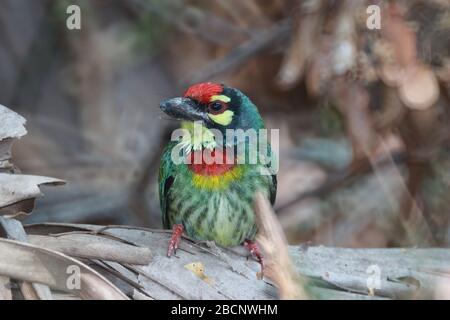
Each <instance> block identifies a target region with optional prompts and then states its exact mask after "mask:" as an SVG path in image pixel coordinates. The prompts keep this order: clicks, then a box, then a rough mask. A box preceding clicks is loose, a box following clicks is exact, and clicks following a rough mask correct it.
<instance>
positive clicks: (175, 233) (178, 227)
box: [167, 224, 184, 257]
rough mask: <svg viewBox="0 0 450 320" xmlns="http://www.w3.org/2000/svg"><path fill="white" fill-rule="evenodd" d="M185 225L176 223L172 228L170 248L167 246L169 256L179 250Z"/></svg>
mask: <svg viewBox="0 0 450 320" xmlns="http://www.w3.org/2000/svg"><path fill="white" fill-rule="evenodd" d="M183 230H184V228H183V225H182V224H174V225H173V229H172V238H171V239H170V241H169V248H167V256H168V257H170V256H171V255H172V254H174V253H176V252H177V249H178V243H180V238H181V235H182V234H183Z"/></svg>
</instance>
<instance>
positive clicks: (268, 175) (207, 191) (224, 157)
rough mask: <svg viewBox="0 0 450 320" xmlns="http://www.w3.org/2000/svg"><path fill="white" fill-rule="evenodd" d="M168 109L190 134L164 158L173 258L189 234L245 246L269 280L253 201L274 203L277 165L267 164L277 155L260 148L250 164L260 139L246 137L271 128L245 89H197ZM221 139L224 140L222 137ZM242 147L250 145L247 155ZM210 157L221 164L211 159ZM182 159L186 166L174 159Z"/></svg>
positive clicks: (164, 200) (165, 212)
mask: <svg viewBox="0 0 450 320" xmlns="http://www.w3.org/2000/svg"><path fill="white" fill-rule="evenodd" d="M160 109H161V110H162V111H163V112H164V113H165V114H167V115H168V116H169V117H171V118H174V119H176V120H179V121H180V124H181V125H180V128H179V129H181V130H185V131H183V132H187V133H188V134H187V137H186V136H183V137H182V138H180V139H178V140H175V141H170V142H168V144H167V145H166V147H165V148H164V150H163V153H162V156H161V163H160V169H159V178H158V184H159V200H160V207H161V212H162V223H163V227H164V228H165V229H171V230H172V236H171V238H170V241H169V245H168V249H167V256H168V257H170V256H172V255H173V254H174V253H176V250H177V248H178V245H179V242H180V238H181V236H182V235H183V234H184V233H185V234H186V235H187V236H188V237H190V238H192V239H195V240H199V241H214V242H215V243H216V244H217V245H219V246H222V247H232V246H238V245H243V246H244V247H245V248H246V249H247V250H248V251H249V253H250V255H252V256H254V257H255V258H256V259H257V260H258V262H259V263H260V265H261V274H263V272H264V271H263V270H264V260H263V259H264V258H263V255H262V252H261V250H260V248H259V246H258V244H257V242H256V241H255V236H256V233H257V229H258V228H257V221H256V216H255V212H254V208H253V202H254V199H255V196H256V194H257V193H258V192H261V193H262V194H263V195H264V196H266V197H267V199H268V200H269V201H270V203H271V204H272V205H273V204H274V202H275V198H276V190H277V177H276V172H274V170H272V169H271V166H270V163H269V164H268V161H263V159H266V160H267V158H268V157H272V155H273V154H274V153H273V151H272V149H271V146H270V143H268V144H267V146H268V147H267V149H268V151H267V152H266V154H265V155H262V152H261V150H259V149H258V148H257V150H256V154H257V156H256V161H253V162H252V161H249V158H250V156H251V152H249V151H248V149H251V148H245V147H250V146H251V145H252V144H254V141H251V140H250V138H249V137H248V136H245V135H243V136H242V132H255V133H256V136H258V137H259V134H260V130H261V129H265V125H264V121H263V119H262V117H261V115H260V113H259V111H258V108H257V107H256V105H255V104H254V103H253V102H252V101H251V100H250V98H249V97H247V96H246V95H245V94H244V93H242V92H241V91H240V90H239V89H236V88H233V87H229V86H226V85H224V84H219V83H213V82H204V83H197V84H194V85H192V86H190V87H189V88H188V89H187V90H186V91H185V93H184V95H183V96H182V97H176V98H171V99H168V100H164V101H162V102H161V103H160ZM239 129H240V131H238V130H239ZM228 132H240V133H241V136H240V135H238V134H236V135H235V136H232V135H227V133H228ZM220 134H222V138H223V139H218V137H220ZM253 138H254V137H253ZM239 146H241V147H242V146H243V147H244V148H243V149H240V150H241V152H239V151H237V149H239ZM242 150H244V151H242ZM207 151H209V156H210V159H214V160H215V161H207V159H208V158H207V157H206V154H207V153H206V152H207ZM174 154H175V155H177V156H179V157H180V159H182V160H183V159H184V160H186V161H174ZM194 160H197V161H194Z"/></svg>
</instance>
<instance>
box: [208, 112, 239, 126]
mask: <svg viewBox="0 0 450 320" xmlns="http://www.w3.org/2000/svg"><path fill="white" fill-rule="evenodd" d="M233 115H234V112H233V111H231V110H225V111H224V112H222V113H220V114H211V113H208V116H209V118H210V119H211V120H212V121H214V122H215V123H218V124H221V125H223V126H227V125H229V124H230V123H231V121H233Z"/></svg>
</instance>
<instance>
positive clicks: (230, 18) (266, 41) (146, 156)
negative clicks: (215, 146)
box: [0, 0, 450, 247]
mask: <svg viewBox="0 0 450 320" xmlns="http://www.w3.org/2000/svg"><path fill="white" fill-rule="evenodd" d="M71 4H77V5H79V6H80V8H81V30H68V29H67V27H66V19H67V18H68V16H69V15H68V14H67V13H66V9H67V7H68V6H69V5H71ZM369 5H378V8H379V9H380V17H381V28H380V29H370V28H368V18H369V17H370V16H371V14H372V11H370V12H369V13H368V12H367V8H368V6H369ZM449 9H450V2H449V1H447V0H432V1H430V0H428V1H425V0H408V1H376V0H372V1H362V0H356V1H353V0H340V1H337V0H334V1H333V0H304V1H300V0H245V1H239V0H215V1H206V0H165V1H162V0H127V1H125V0H90V1H87V0H86V1H75V0H72V1H66V0H60V1H55V0H54V1H51V0H48V1H46V0H0V104H3V105H5V106H8V107H9V108H11V109H13V110H14V111H16V112H18V113H20V114H21V115H23V116H24V117H25V118H26V119H27V129H28V135H26V136H25V137H24V138H22V139H21V141H20V142H18V143H16V144H15V146H14V150H13V151H14V153H13V154H14V159H13V161H14V163H15V164H17V165H18V167H19V168H20V169H21V170H22V172H24V173H27V174H37V175H48V176H53V177H58V178H61V179H65V180H67V181H68V184H67V185H66V186H63V187H57V188H47V189H45V190H44V191H45V196H44V197H42V198H40V199H39V200H38V202H37V205H36V209H35V211H34V214H33V215H31V216H30V217H28V218H27V219H26V220H25V222H26V223H32V222H43V221H53V222H56V221H61V222H82V223H100V224H131V225H139V226H147V227H153V228H160V227H161V222H160V221H161V218H160V210H159V203H158V196H157V172H158V166H159V157H160V154H161V151H162V148H163V146H164V145H165V144H166V143H167V141H169V139H170V133H171V131H172V130H173V129H174V128H176V126H177V122H175V121H170V120H168V119H167V117H164V116H163V115H162V113H161V112H160V111H159V108H158V104H159V101H160V100H162V99H165V98H168V97H174V96H180V95H182V93H183V92H184V90H185V89H186V88H187V87H188V86H189V85H190V84H193V83H196V82H202V81H218V82H222V83H225V84H227V85H229V86H234V87H237V88H239V89H241V90H242V91H243V92H245V93H246V94H247V95H248V96H249V97H250V98H251V99H252V100H253V101H254V102H255V104H256V105H257V106H258V107H259V109H260V111H261V113H262V115H263V117H264V119H265V120H266V124H267V126H268V127H269V128H275V129H279V130H280V150H279V152H280V171H279V175H278V195H277V202H276V206H275V209H276V211H277V213H278V217H279V219H280V222H281V224H282V226H283V228H284V229H285V232H286V235H287V238H288V241H289V242H290V243H292V244H298V243H310V244H323V245H329V246H346V247H389V246H448V244H449V235H450V229H449V226H450V225H449V222H450V221H449V220H450V126H449V121H450V118H449V116H450V115H449V107H450V106H449V99H450V10H449ZM0 121H1V119H0Z"/></svg>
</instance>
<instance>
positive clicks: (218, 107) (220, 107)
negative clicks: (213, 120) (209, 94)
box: [208, 101, 228, 114]
mask: <svg viewBox="0 0 450 320" xmlns="http://www.w3.org/2000/svg"><path fill="white" fill-rule="evenodd" d="M227 108H228V106H227V104H226V103H225V102H223V101H214V102H211V103H210V104H208V112H209V113H212V114H219V113H222V112H224V111H225V110H226V109H227Z"/></svg>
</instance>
